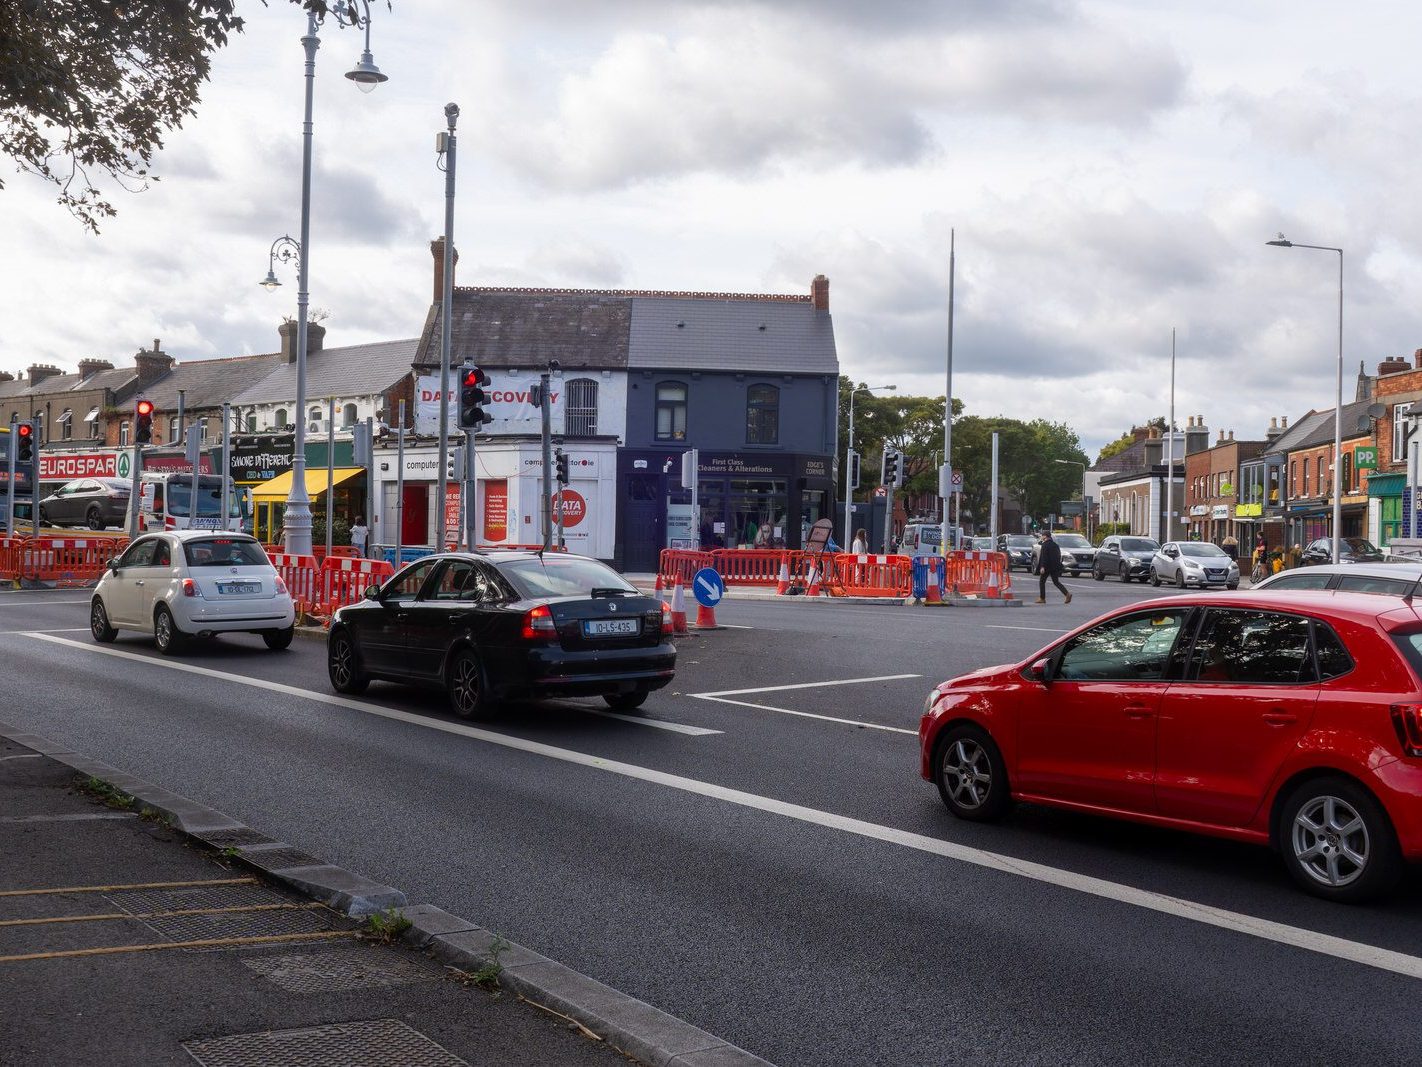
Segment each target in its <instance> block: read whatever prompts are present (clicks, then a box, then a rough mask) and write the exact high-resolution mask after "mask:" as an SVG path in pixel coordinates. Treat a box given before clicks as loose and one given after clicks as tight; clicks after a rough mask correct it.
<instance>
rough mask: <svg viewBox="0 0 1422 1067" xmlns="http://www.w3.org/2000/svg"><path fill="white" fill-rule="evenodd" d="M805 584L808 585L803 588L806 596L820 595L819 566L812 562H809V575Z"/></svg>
mask: <svg viewBox="0 0 1422 1067" xmlns="http://www.w3.org/2000/svg"><path fill="white" fill-rule="evenodd" d="M805 584H806V585H807V586H808V587H809V588H807V589H806V590H805V595H806V596H819V595H820V568H819V566H818V565H816V564H814V563H811V564H810V577H809V578H808V579H807V580H806V582H805Z"/></svg>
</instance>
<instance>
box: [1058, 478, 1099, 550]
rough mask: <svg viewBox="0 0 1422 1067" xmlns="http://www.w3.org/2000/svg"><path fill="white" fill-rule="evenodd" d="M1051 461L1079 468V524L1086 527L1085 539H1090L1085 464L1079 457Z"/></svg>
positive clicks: (1089, 514) (1089, 515) (1089, 509)
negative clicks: (1080, 516) (1080, 517)
mask: <svg viewBox="0 0 1422 1067" xmlns="http://www.w3.org/2000/svg"><path fill="white" fill-rule="evenodd" d="M1052 462H1053V463H1065V464H1067V465H1068V466H1072V467H1080V468H1081V515H1082V519H1081V524H1082V525H1083V526H1084V527H1085V528H1086V539H1087V540H1088V541H1090V540H1091V508H1089V507H1087V504H1086V464H1085V463H1083V462H1081V460H1079V459H1056V460H1053V461H1052Z"/></svg>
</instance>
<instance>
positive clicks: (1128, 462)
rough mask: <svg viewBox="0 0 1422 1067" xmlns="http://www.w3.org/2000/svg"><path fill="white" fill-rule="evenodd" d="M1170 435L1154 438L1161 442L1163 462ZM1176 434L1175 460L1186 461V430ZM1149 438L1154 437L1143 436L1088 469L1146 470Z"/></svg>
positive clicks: (1112, 470)
mask: <svg viewBox="0 0 1422 1067" xmlns="http://www.w3.org/2000/svg"><path fill="white" fill-rule="evenodd" d="M1169 436H1170V435H1168V434H1161V436H1160V437H1157V438H1154V440H1156V441H1158V442H1160V456H1161V459H1160V462H1161V463H1164V462H1165V454H1166V447H1165V446H1166V440H1167V438H1168V437H1169ZM1174 436H1175V462H1176V463H1183V462H1184V461H1185V431H1184V430H1176V431H1175V435H1174ZM1149 440H1152V438H1149V437H1142V438H1141V439H1140V440H1139V441H1136V442H1134V443H1133V444H1132V445H1131V446H1130V447H1129V448H1126V449H1124V450H1122V451H1120V452H1117V453H1116V454H1115V455H1114V456H1108V457H1107V458H1106V459H1103V460H1102V461H1101V462H1100V463H1097V464H1096V465H1095V466H1094V467H1088V468H1087V469H1088V470H1093V471H1102V472H1112V473H1114V472H1118V471H1144V470H1145V469H1146V461H1145V454H1146V442H1147V441H1149Z"/></svg>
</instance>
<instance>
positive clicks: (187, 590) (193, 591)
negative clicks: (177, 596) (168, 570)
mask: <svg viewBox="0 0 1422 1067" xmlns="http://www.w3.org/2000/svg"><path fill="white" fill-rule="evenodd" d="M197 595H198V590H197V582H195V581H193V580H192V579H191V578H184V579H183V596H197Z"/></svg>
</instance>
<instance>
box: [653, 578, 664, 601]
mask: <svg viewBox="0 0 1422 1067" xmlns="http://www.w3.org/2000/svg"><path fill="white" fill-rule="evenodd" d="M652 592H654V593H655V594H656V596H657V599H658V600H666V586H664V585H662V572H661V571H657V587H656V588H655V589H653V590H652Z"/></svg>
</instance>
